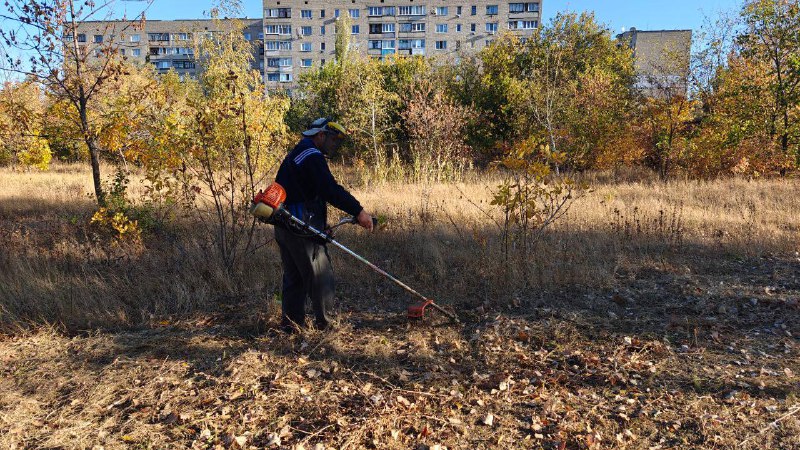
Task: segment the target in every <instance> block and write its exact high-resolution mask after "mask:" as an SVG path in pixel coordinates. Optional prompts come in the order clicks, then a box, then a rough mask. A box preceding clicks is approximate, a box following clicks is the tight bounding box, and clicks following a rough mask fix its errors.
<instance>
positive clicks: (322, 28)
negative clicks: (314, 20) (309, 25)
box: [319, 25, 325, 36]
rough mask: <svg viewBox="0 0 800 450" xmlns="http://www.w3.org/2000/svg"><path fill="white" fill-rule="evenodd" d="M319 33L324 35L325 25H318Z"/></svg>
mask: <svg viewBox="0 0 800 450" xmlns="http://www.w3.org/2000/svg"><path fill="white" fill-rule="evenodd" d="M319 34H320V35H322V36H325V25H323V26H321V27H319Z"/></svg>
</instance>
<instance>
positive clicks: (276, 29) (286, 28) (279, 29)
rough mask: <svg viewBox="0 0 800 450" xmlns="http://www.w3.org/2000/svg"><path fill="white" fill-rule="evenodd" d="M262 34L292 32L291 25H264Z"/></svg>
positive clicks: (286, 33)
mask: <svg viewBox="0 0 800 450" xmlns="http://www.w3.org/2000/svg"><path fill="white" fill-rule="evenodd" d="M264 34H282V35H288V34H292V26H291V25H267V26H265V27H264Z"/></svg>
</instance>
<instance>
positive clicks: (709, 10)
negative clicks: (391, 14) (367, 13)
mask: <svg viewBox="0 0 800 450" xmlns="http://www.w3.org/2000/svg"><path fill="white" fill-rule="evenodd" d="M376 1H377V0H376ZM508 1H509V0H497V3H498V4H500V3H507V2H508ZM541 1H542V10H543V12H544V15H543V22H544V23H546V22H547V21H549V20H550V19H551V18H552V17H553V16H554V15H555V14H557V13H558V12H559V11H565V10H569V11H576V12H581V11H587V10H588V11H594V12H595V15H596V17H597V19H598V22H600V23H602V24H605V25H606V26H607V27H608V28H609V29H610V30H611V31H612V32H613V33H614V34H616V33H620V32H622V31H625V30H628V29H630V28H631V27H636V28H637V29H640V30H663V29H692V30H695V31H698V30H699V29H700V28H701V26H702V25H703V23H704V22H705V20H704V18H705V17H713V16H715V15H716V14H715V13H718V12H720V11H728V12H730V11H738V9H739V8H740V6H741V4H742V3H743V1H744V0H649V1H648V0H541ZM241 2H242V5H243V8H244V10H243V11H242V13H243V14H242V15H243V16H246V17H250V18H260V17H262V15H263V13H262V4H263V3H262V0H241ZM213 3H214V2H213V1H212V0H192V1H185V0H154V1H153V4H152V5H151V6H150V8H149V9H148V11H147V14H146V16H147V18H148V19H161V20H173V19H197V18H204V17H208V11H209V10H210V9H211V6H212V4H213ZM452 3H453V4H454V5H457V4H464V5H467V4H469V0H453V2H452ZM145 4H146V2H145V1H143V0H117V1H116V2H115V5H114V11H115V14H114V16H115V17H118V18H119V17H123V16H125V17H127V18H129V19H130V18H134V17H136V16H137V15H138V14H140V13H141V12H142V9H143V5H145ZM4 10H5V9H4V8H2V7H0V11H4ZM104 18H105V17H98V19H104ZM6 25H7V24H4V23H3V21H2V20H0V26H6ZM9 52H10V53H11V54H12V55H14V54H15V53H16V52H15V51H13V50H10V51H9ZM1 53H2V48H0V54H1ZM0 56H2V55H0ZM4 63H5V61H4V59H3V61H0V68H2V67H5V64H4ZM2 72H5V71H2V70H0V75H7V73H2ZM2 78H3V77H2V76H0V82H2Z"/></svg>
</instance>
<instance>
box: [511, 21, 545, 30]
mask: <svg viewBox="0 0 800 450" xmlns="http://www.w3.org/2000/svg"><path fill="white" fill-rule="evenodd" d="M538 25H539V22H538V21H536V20H512V21H510V22H508V29H509V30H533V29H535V28H536V27H537V26H538Z"/></svg>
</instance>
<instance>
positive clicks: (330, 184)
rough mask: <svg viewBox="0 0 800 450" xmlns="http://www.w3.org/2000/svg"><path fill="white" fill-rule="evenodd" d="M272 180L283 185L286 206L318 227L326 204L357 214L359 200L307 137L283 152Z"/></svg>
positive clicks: (321, 227)
mask: <svg viewBox="0 0 800 450" xmlns="http://www.w3.org/2000/svg"><path fill="white" fill-rule="evenodd" d="M275 181H276V182H277V183H278V184H280V185H281V186H283V188H284V189H286V202H285V206H286V209H288V210H289V212H290V213H292V215H293V216H295V217H297V218H299V219H302V220H303V221H305V222H306V223H308V224H309V225H311V226H313V227H314V228H316V229H318V230H322V229H323V228H324V227H325V225H326V222H327V212H328V209H327V205H326V203H330V204H331V205H333V206H335V207H336V208H339V209H341V210H342V211H344V212H346V213H347V214H350V215H352V216H358V213H360V212H361V210H362V207H361V203H359V202H358V200H356V199H355V197H353V196H352V195H351V194H350V193H349V192H347V190H346V189H345V188H343V187H342V186H341V185H339V183H337V182H336V180H335V179H334V178H333V174H331V170H330V168H329V167H328V162H327V160H326V159H325V155H323V154H322V152H321V151H320V150H318V149H317V148H316V147H315V146H314V142H313V141H312V140H311V138H303V140H301V141H300V143H298V144H297V146H296V147H295V148H294V149H293V150H292V151H290V152H289V154H288V155H286V158H284V160H283V163H281V167H280V169H278V175H277V176H276V177H275Z"/></svg>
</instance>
